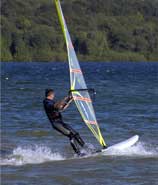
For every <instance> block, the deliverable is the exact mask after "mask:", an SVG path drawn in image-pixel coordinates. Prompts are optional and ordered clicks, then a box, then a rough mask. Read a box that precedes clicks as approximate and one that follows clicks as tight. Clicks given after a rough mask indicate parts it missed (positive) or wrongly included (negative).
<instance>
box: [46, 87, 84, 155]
mask: <svg viewBox="0 0 158 185" xmlns="http://www.w3.org/2000/svg"><path fill="white" fill-rule="evenodd" d="M54 97H55V93H54V90H53V89H46V91H45V99H44V101H43V105H44V109H45V111H46V114H47V116H48V119H49V121H50V122H51V124H52V126H53V128H54V129H56V130H57V131H58V132H60V133H62V134H63V135H65V136H67V137H68V138H69V139H70V144H71V146H72V148H73V149H74V151H75V152H76V153H77V154H78V155H82V154H81V152H80V150H79V147H78V145H77V144H79V145H80V146H81V147H83V146H84V144H85V143H84V141H83V140H82V138H81V137H80V135H79V134H78V133H77V132H76V131H75V130H74V129H73V128H71V127H70V126H69V125H67V124H66V123H64V122H63V119H62V115H61V111H63V110H65V109H66V108H67V107H68V106H69V104H70V103H71V102H72V100H73V97H72V96H67V97H65V98H64V99H63V100H61V101H57V102H55V101H54Z"/></svg>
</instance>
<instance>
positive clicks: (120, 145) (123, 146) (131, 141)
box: [102, 135, 139, 152]
mask: <svg viewBox="0 0 158 185" xmlns="http://www.w3.org/2000/svg"><path fill="white" fill-rule="evenodd" d="M138 140H139V136H138V135H135V136H133V137H131V138H129V139H127V140H125V141H122V142H120V143H117V144H114V145H112V146H109V147H108V148H106V149H102V152H107V151H110V150H115V149H116V150H123V149H126V148H129V147H131V146H133V145H134V144H136V142H137V141H138Z"/></svg>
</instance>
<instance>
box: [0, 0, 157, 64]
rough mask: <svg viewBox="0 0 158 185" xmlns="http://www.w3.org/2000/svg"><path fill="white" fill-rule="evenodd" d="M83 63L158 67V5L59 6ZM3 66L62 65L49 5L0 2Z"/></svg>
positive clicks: (61, 45)
mask: <svg viewBox="0 0 158 185" xmlns="http://www.w3.org/2000/svg"><path fill="white" fill-rule="evenodd" d="M61 6H62V9H63V12H64V16H65V19H66V22H67V25H68V29H69V31H70V35H71V38H72V41H73V45H74V48H75V51H76V53H77V55H78V57H79V60H81V61H158V0H152V1H151V0H132V1H131V0H119V1H118V0H97V1H96V0H62V1H61ZM0 45H1V61H65V60H67V53H66V47H65V42H64V38H63V34H62V32H61V28H60V25H59V21H58V17H57V13H56V9H55V5H54V3H53V1H52V0H27V1H23V0H14V1H13V0H2V4H1V40H0Z"/></svg>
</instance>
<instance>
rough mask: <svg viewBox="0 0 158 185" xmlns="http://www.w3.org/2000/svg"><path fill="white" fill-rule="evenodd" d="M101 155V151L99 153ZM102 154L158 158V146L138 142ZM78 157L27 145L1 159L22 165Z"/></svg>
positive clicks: (3, 161) (7, 163)
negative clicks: (67, 156)
mask: <svg viewBox="0 0 158 185" xmlns="http://www.w3.org/2000/svg"><path fill="white" fill-rule="evenodd" d="M97 155H98V154H94V156H93V155H91V154H90V153H89V152H88V153H87V155H86V156H85V157H83V158H87V157H96V156H97ZM99 155H100V153H99ZM101 155H102V156H110V157H112V156H115V157H117V156H126V157H134V158H135V157H136V158H138V157H140V158H151V157H152V158H153V157H154V158H158V146H153V145H151V144H147V143H143V142H138V143H137V144H136V145H134V146H132V147H129V148H126V149H121V150H119V149H111V150H108V151H105V152H103V153H101ZM71 159H78V157H75V156H73V157H72V158H66V157H64V156H63V155H61V154H60V153H59V152H53V151H52V150H51V149H50V148H49V147H47V146H39V145H34V146H27V147H21V146H19V147H17V148H15V149H13V152H12V154H10V155H7V156H5V157H3V158H1V159H0V165H13V166H20V165H25V164H40V163H44V162H50V161H63V160H71Z"/></svg>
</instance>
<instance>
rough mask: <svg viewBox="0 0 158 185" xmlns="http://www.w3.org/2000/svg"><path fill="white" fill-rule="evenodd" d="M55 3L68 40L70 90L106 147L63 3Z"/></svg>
mask: <svg viewBox="0 0 158 185" xmlns="http://www.w3.org/2000/svg"><path fill="white" fill-rule="evenodd" d="M55 5H56V9H57V13H58V17H59V21H60V24H61V27H62V31H63V34H64V38H65V41H66V46H67V52H68V61H69V70H70V84H71V88H70V91H71V93H72V96H73V99H74V101H75V104H76V106H77V108H78V111H79V112H80V114H81V117H82V119H83V121H84V122H85V123H86V125H87V126H88V127H89V129H90V130H91V131H92V133H93V134H94V136H95V137H96V139H97V140H98V141H99V143H100V144H101V145H102V146H103V147H106V144H105V141H104V139H103V137H102V134H101V131H100V128H99V125H98V123H97V120H96V116H95V112H94V109H93V105H92V100H91V98H90V95H89V92H88V89H87V85H86V83H85V80H84V77H83V73H82V70H81V68H80V65H79V62H78V59H77V56H76V53H75V50H74V47H73V44H72V41H71V38H70V34H69V31H68V29H67V25H66V22H65V19H64V15H63V12H62V8H61V4H60V1H59V0H55Z"/></svg>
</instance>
